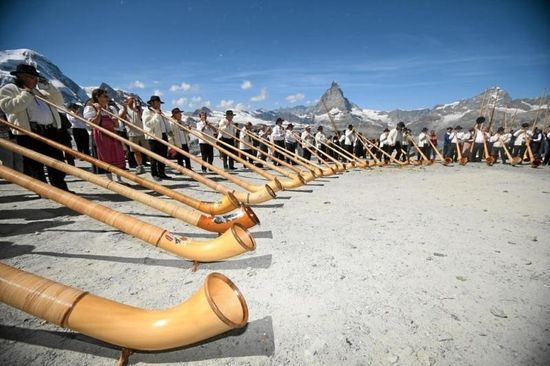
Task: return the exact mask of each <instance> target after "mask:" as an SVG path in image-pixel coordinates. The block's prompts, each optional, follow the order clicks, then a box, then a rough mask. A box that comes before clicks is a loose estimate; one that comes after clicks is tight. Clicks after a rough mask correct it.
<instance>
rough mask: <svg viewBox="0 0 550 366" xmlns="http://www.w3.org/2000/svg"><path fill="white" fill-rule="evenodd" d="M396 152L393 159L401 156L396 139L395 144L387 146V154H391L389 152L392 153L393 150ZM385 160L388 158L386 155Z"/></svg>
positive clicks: (399, 146)
mask: <svg viewBox="0 0 550 366" xmlns="http://www.w3.org/2000/svg"><path fill="white" fill-rule="evenodd" d="M394 151H395V152H396V153H395V160H399V159H400V158H401V154H402V153H401V143H400V142H399V141H397V142H396V143H395V146H388V154H389V155H390V156H391V154H393V152H394ZM386 160H389V158H388V157H386Z"/></svg>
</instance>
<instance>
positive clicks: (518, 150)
mask: <svg viewBox="0 0 550 366" xmlns="http://www.w3.org/2000/svg"><path fill="white" fill-rule="evenodd" d="M526 149H527V146H526V145H521V146H516V145H514V149H513V150H512V156H513V157H514V158H515V157H516V156H519V157H520V158H521V159H522V160H523V155H525V150H526Z"/></svg>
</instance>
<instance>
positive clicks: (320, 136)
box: [315, 131, 327, 148]
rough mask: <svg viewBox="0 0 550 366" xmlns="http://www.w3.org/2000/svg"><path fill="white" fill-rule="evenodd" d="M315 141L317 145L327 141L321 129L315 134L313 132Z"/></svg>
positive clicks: (319, 145)
mask: <svg viewBox="0 0 550 366" xmlns="http://www.w3.org/2000/svg"><path fill="white" fill-rule="evenodd" d="M315 143H316V144H317V147H319V148H320V147H321V144H326V143H327V137H326V136H325V134H324V133H322V132H321V131H318V132H317V133H316V134H315Z"/></svg>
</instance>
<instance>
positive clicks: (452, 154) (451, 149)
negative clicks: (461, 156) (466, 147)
mask: <svg viewBox="0 0 550 366" xmlns="http://www.w3.org/2000/svg"><path fill="white" fill-rule="evenodd" d="M457 145H458V144H453V143H451V144H450V145H449V146H448V147H447V155H445V157H446V158H451V159H453V161H454V162H456V161H457V159H458V153H457Z"/></svg>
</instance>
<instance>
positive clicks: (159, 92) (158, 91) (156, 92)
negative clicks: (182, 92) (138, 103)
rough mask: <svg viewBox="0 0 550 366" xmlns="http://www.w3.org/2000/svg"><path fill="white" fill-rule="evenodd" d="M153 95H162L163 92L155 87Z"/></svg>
mask: <svg viewBox="0 0 550 366" xmlns="http://www.w3.org/2000/svg"><path fill="white" fill-rule="evenodd" d="M153 95H157V96H159V97H162V96H163V95H164V93H163V92H161V91H160V90H159V89H155V91H154V92H153Z"/></svg>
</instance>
